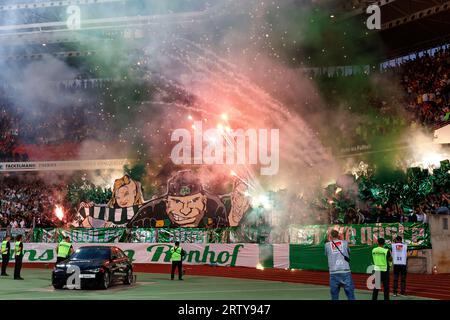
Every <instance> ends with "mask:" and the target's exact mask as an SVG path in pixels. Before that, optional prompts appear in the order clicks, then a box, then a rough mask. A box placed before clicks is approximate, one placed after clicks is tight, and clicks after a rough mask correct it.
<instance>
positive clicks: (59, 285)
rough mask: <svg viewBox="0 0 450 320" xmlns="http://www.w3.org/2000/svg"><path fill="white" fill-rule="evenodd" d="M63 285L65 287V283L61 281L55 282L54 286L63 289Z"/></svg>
mask: <svg viewBox="0 0 450 320" xmlns="http://www.w3.org/2000/svg"><path fill="white" fill-rule="evenodd" d="M63 287H64V284H63V283H61V282H58V283H54V284H53V288H55V289H56V290H59V289H62V288H63Z"/></svg>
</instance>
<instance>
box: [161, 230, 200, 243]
mask: <svg viewBox="0 0 450 320" xmlns="http://www.w3.org/2000/svg"><path fill="white" fill-rule="evenodd" d="M206 235H207V232H206V230H205V229H194V228H193V229H190V228H189V229H188V228H183V229H161V230H159V231H158V242H160V243H173V242H175V241H176V240H178V241H180V242H181V243H206V242H207V241H206V240H207V237H206Z"/></svg>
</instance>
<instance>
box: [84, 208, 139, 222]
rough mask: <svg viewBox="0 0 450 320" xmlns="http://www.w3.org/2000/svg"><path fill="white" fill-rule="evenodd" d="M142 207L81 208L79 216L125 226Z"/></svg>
mask: <svg viewBox="0 0 450 320" xmlns="http://www.w3.org/2000/svg"><path fill="white" fill-rule="evenodd" d="M139 207H140V206H132V207H127V208H117V209H115V208H109V207H105V206H92V207H89V208H83V207H82V208H80V210H79V214H80V215H81V216H82V217H83V218H86V217H87V216H91V217H92V218H95V219H99V220H104V221H108V222H112V223H114V224H125V223H127V222H128V221H130V220H131V218H133V217H134V215H135V214H136V213H137V212H138V210H139Z"/></svg>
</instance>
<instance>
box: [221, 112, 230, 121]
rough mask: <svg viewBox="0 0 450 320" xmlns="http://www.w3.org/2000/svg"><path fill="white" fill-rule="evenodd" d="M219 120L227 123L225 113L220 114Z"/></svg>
mask: <svg viewBox="0 0 450 320" xmlns="http://www.w3.org/2000/svg"><path fill="white" fill-rule="evenodd" d="M220 118H221V119H222V120H224V121H227V120H228V115H227V114H226V113H222V114H221V115H220Z"/></svg>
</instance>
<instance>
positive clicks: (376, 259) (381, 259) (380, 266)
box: [372, 247, 389, 271]
mask: <svg viewBox="0 0 450 320" xmlns="http://www.w3.org/2000/svg"><path fill="white" fill-rule="evenodd" d="M388 251H389V250H388V249H385V248H381V247H376V248H374V249H373V250H372V258H373V264H374V265H375V268H374V269H375V271H387V253H388Z"/></svg>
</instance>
